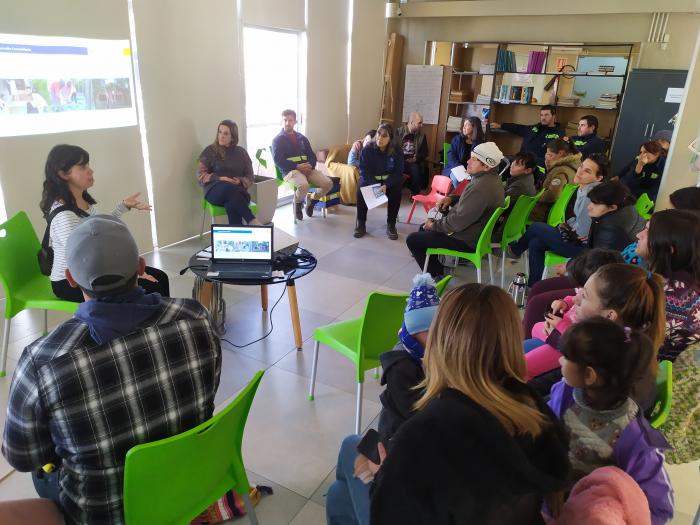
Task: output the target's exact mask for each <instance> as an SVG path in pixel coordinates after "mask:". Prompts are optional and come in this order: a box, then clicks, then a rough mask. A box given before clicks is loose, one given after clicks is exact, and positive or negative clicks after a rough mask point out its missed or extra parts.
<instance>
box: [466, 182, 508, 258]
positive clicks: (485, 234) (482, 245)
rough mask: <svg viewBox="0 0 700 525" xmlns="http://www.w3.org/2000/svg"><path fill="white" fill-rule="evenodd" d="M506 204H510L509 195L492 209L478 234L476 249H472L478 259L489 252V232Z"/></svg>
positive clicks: (506, 207) (491, 231) (490, 232)
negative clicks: (501, 203)
mask: <svg viewBox="0 0 700 525" xmlns="http://www.w3.org/2000/svg"><path fill="white" fill-rule="evenodd" d="M508 206H510V195H509V196H508V197H506V200H505V202H504V203H503V206H502V207H500V208H496V209H495V210H494V211H493V213H492V214H491V218H490V219H489V220H488V222H487V223H486V226H484V229H483V230H481V235H480V236H479V240H478V241H477V243H476V249H475V250H474V253H476V255H477V257H479V259H481V258H482V257H483V256H484V255H487V254H489V253H491V234H493V229H494V228H495V227H496V223H497V222H498V218H499V217H500V216H501V215H503V212H504V211H506V210H507V209H508Z"/></svg>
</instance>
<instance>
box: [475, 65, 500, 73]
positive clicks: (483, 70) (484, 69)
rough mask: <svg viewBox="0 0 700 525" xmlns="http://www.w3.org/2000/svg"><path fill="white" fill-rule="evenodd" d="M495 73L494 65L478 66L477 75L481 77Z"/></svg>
mask: <svg viewBox="0 0 700 525" xmlns="http://www.w3.org/2000/svg"><path fill="white" fill-rule="evenodd" d="M495 71H496V64H481V65H479V73H480V74H482V75H493V74H494V72H495Z"/></svg>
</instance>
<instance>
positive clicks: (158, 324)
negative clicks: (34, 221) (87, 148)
mask: <svg viewBox="0 0 700 525" xmlns="http://www.w3.org/2000/svg"><path fill="white" fill-rule="evenodd" d="M66 262H67V266H68V269H67V270H66V278H67V279H68V281H69V282H70V284H71V285H72V286H74V287H79V288H80V289H81V290H82V292H83V295H84V296H85V300H86V301H85V302H84V303H82V304H80V305H79V306H78V310H77V311H76V313H75V317H73V318H72V319H69V320H68V321H66V322H64V323H62V324H60V325H59V326H58V327H57V328H56V329H54V330H53V331H52V332H51V333H50V334H48V335H46V336H44V337H42V338H40V339H38V340H36V341H34V342H33V343H31V344H30V345H29V346H27V347H26V348H25V349H24V351H23V352H22V356H21V357H20V359H19V362H18V364H17V368H16V370H15V373H14V377H13V378H12V384H11V386H10V394H9V398H8V403H7V406H8V408H7V419H6V422H5V433H4V437H3V443H2V453H3V455H4V456H5V458H7V461H8V462H9V463H10V465H12V466H13V467H14V468H16V469H17V470H18V471H21V472H33V473H34V474H33V480H34V486H35V488H36V490H37V493H38V494H39V496H41V497H43V498H48V499H50V500H52V501H53V502H54V503H55V504H56V508H57V510H58V511H60V512H61V513H62V514H63V516H64V518H65V521H66V522H67V523H123V521H124V517H123V512H122V486H123V483H124V479H123V472H124V459H125V456H126V453H127V451H128V450H129V449H130V448H131V447H133V446H135V445H138V444H140V443H147V442H151V441H156V440H159V439H163V438H166V437H169V436H173V435H175V434H178V433H180V432H182V431H184V430H187V429H190V428H192V427H194V426H196V425H198V424H199V423H201V422H203V421H205V420H207V419H208V418H209V417H211V415H212V413H213V410H214V394H215V393H216V389H217V387H218V385H219V374H220V372H221V347H220V344H219V340H218V338H217V337H216V335H215V332H214V330H213V328H212V326H211V322H210V320H209V315H208V314H207V312H206V310H205V309H204V307H202V306H201V305H200V304H199V303H198V302H196V301H193V300H192V299H170V298H163V297H161V296H160V295H159V294H157V293H153V294H147V293H146V292H145V291H144V290H143V289H142V288H140V287H138V286H137V280H136V279H137V276H138V275H139V274H141V273H143V270H144V266H145V261H144V259H143V258H142V257H139V253H138V249H137V247H136V242H135V241H134V238H133V237H132V236H131V234H130V233H129V230H128V229H127V227H126V225H125V224H124V223H123V222H121V221H120V220H119V219H116V218H114V217H113V216H111V215H94V216H92V217H89V218H87V219H86V220H85V221H84V222H82V223H81V224H80V225H79V226H78V227H77V228H76V229H75V230H74V231H73V232H72V233H71V234H70V236H69V237H68V241H67V244H66ZM20 503H21V502H20ZM47 505H50V504H49V503H48V502H47V501H46V500H40V501H39V503H36V504H32V505H31V506H28V507H25V509H24V510H26V508H28V509H29V511H28V512H29V514H32V513H34V514H32V515H31V516H30V515H27V519H26V520H25V521H27V522H28V521H29V519H31V518H36V513H38V512H41V511H42V510H44V511H45V510H46V507H47ZM4 510H7V509H4ZM13 510H15V511H19V510H18V509H17V508H15V509H13ZM20 510H21V508H20ZM39 521H41V522H44V523H48V521H47V520H43V521H42V520H41V519H39ZM39 521H34V522H39Z"/></svg>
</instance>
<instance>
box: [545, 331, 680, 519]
mask: <svg viewBox="0 0 700 525" xmlns="http://www.w3.org/2000/svg"><path fill="white" fill-rule="evenodd" d="M561 346H562V350H561V353H562V357H561V358H560V364H561V371H562V376H563V377H564V379H563V380H562V381H560V382H559V383H557V384H556V385H554V386H553V387H552V392H551V397H550V400H549V406H550V408H551V409H552V410H553V411H554V413H555V414H556V415H557V416H558V417H559V418H560V419H561V420H562V421H563V422H564V424H565V426H566V427H567V430H568V431H569V434H570V436H569V460H570V461H571V465H572V467H573V470H574V476H575V478H576V480H578V479H580V478H582V477H584V476H586V475H588V474H590V473H591V472H592V471H593V470H595V469H596V468H599V467H604V466H607V465H614V466H616V467H618V468H620V469H621V470H624V471H625V472H626V473H627V474H629V475H630V476H631V477H632V478H633V479H634V480H635V481H636V482H637V484H638V485H639V486H640V488H641V489H642V490H643V491H644V494H645V495H646V497H647V501H648V503H649V510H650V511H651V518H652V524H653V525H661V524H664V523H667V522H668V521H670V519H671V518H672V517H673V489H672V488H671V483H670V480H669V478H668V475H667V474H666V471H665V470H664V454H663V450H664V449H667V448H669V445H668V443H667V441H666V439H665V438H664V436H663V434H661V433H660V432H659V431H658V430H655V429H653V428H652V427H651V426H650V425H649V423H648V422H647V421H646V420H645V419H644V414H643V413H642V411H641V410H640V409H639V406H637V404H636V403H635V402H634V401H633V400H632V398H631V397H630V392H631V391H632V387H633V386H634V385H635V383H636V382H637V381H639V379H640V377H642V376H643V375H644V374H645V372H647V371H648V369H649V363H650V361H651V360H652V359H654V360H655V359H656V352H654V349H653V345H652V343H651V340H650V339H649V338H648V337H647V336H646V335H644V334H642V333H640V332H633V331H632V330H630V329H629V328H627V327H622V326H620V325H619V324H617V323H614V322H612V321H610V320H607V319H604V318H603V317H593V318H590V319H588V320H585V321H581V322H580V323H577V324H575V325H574V326H572V327H571V328H570V329H569V330H567V332H566V334H564V337H563V339H562V345H561Z"/></svg>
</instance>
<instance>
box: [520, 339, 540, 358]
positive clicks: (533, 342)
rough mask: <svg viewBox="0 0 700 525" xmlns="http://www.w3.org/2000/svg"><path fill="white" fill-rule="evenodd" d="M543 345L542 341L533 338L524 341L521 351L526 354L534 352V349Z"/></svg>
mask: <svg viewBox="0 0 700 525" xmlns="http://www.w3.org/2000/svg"><path fill="white" fill-rule="evenodd" d="M543 344H544V341H542V340H541V339H537V338H535V337H533V338H532V339H525V341H523V350H524V351H525V353H526V354H527V353H528V352H530V351H532V350H534V349H535V348H539V347H540V346H542V345H543Z"/></svg>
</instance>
